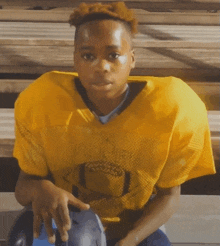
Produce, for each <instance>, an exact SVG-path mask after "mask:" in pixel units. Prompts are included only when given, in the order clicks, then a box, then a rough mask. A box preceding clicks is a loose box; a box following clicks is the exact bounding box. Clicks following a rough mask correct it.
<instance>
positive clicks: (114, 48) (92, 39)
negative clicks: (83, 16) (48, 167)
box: [15, 20, 180, 246]
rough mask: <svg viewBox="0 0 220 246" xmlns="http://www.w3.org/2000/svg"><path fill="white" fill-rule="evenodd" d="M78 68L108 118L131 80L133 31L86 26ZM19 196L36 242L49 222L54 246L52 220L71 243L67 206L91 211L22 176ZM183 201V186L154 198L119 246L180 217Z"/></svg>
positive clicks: (116, 25)
mask: <svg viewBox="0 0 220 246" xmlns="http://www.w3.org/2000/svg"><path fill="white" fill-rule="evenodd" d="M74 63H75V68H76V71H77V72H78V74H79V78H80V80H81V82H82V85H83V86H84V87H85V89H86V91H87V94H88V97H89V98H90V100H91V101H92V102H93V104H94V105H95V106H96V108H97V109H98V111H99V112H102V113H103V114H108V113H109V112H111V111H112V110H113V109H114V108H115V107H117V105H118V104H119V103H120V102H121V100H123V97H124V93H125V90H126V87H127V78H128V76H129V73H130V70H131V69H132V68H133V67H134V65H135V60H134V52H133V49H132V45H131V35H130V33H129V31H128V30H127V29H126V28H125V27H124V26H123V24H122V23H121V22H118V21H114V20H102V21H92V22H89V23H86V24H83V25H82V26H81V27H80V29H79V33H78V38H77V41H76V44H75V57H74ZM98 111H97V112H98ZM15 196H16V198H17V200H18V202H19V203H20V204H21V205H23V206H26V205H29V204H32V208H33V213H34V236H35V237H38V236H39V227H40V223H41V221H44V223H45V227H46V230H47V234H48V241H49V242H51V243H54V242H55V235H54V234H53V231H52V226H51V224H52V218H53V219H54V220H55V222H56V224H57V227H58V230H59V232H60V234H61V238H62V240H63V241H66V240H68V233H67V232H68V230H69V229H70V227H71V221H70V218H69V210H68V205H69V204H70V205H73V206H75V207H77V208H79V209H81V210H84V209H88V208H89V205H88V204H85V203H83V202H82V201H80V200H78V199H77V198H76V197H74V196H73V195H72V194H71V193H69V192H67V191H65V190H63V189H61V188H59V187H57V186H56V185H54V184H53V183H52V182H51V181H49V180H47V178H46V177H35V176H31V175H28V174H26V173H24V172H23V171H21V173H20V175H19V179H18V182H17V185H16V190H15ZM179 197H180V186H176V187H170V188H167V189H158V193H157V195H156V196H155V198H154V199H153V200H152V201H151V202H149V203H148V204H147V205H146V207H145V209H144V214H143V216H142V217H141V218H140V219H139V220H138V222H137V223H136V224H135V225H134V227H133V229H132V230H131V231H130V232H129V233H128V234H127V236H126V237H125V238H123V239H121V240H120V241H119V242H118V243H117V245H119V246H136V245H138V244H139V243H140V242H141V241H142V240H143V239H144V238H146V237H147V236H149V235H150V234H152V233H153V232H154V231H156V230H157V229H158V228H159V227H160V226H161V225H163V224H164V223H165V222H166V221H167V220H168V219H169V218H170V217H171V216H172V215H173V213H175V211H176V210H177V208H178V203H179Z"/></svg>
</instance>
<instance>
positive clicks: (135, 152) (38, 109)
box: [13, 71, 216, 238]
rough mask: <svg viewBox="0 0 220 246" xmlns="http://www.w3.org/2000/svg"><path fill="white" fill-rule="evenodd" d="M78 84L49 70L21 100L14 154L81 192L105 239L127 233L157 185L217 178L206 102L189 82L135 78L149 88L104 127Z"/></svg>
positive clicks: (34, 170)
mask: <svg viewBox="0 0 220 246" xmlns="http://www.w3.org/2000/svg"><path fill="white" fill-rule="evenodd" d="M75 78H77V74H76V73H66V72H57V71H53V72H49V73H46V74H44V75H42V76H41V77H40V78H38V79H37V80H36V81H35V82H34V83H32V84H31V85H30V86H29V87H28V88H27V89H25V90H24V91H23V92H22V93H21V94H20V95H19V97H18V99H17V101H16V103H15V122H16V125H15V129H16V140H15V145H14V152H13V156H14V157H15V158H17V159H18V162H19V166H20V168H21V169H22V170H23V171H24V172H26V173H28V174H32V175H38V176H43V177H44V176H47V175H50V176H51V177H52V180H53V182H54V183H55V184H56V185H57V186H59V187H60V188H63V189H65V190H67V191H69V192H73V190H74V189H75V188H77V193H78V197H79V199H81V200H82V201H84V202H87V203H89V204H90V206H91V208H92V209H93V211H94V212H96V213H97V214H98V215H99V216H100V217H101V219H102V222H103V223H104V224H105V223H106V226H107V227H106V228H107V229H106V230H107V231H108V228H109V231H111V233H109V234H108V233H107V236H108V235H110V236H109V237H113V238H114V237H120V236H122V235H123V233H126V232H127V231H128V230H129V226H130V225H131V224H132V223H131V221H133V220H135V219H137V218H138V216H140V214H141V211H142V209H143V207H144V205H145V204H146V203H147V201H148V200H149V198H150V196H151V194H152V192H153V190H154V188H155V187H161V188H169V187H173V186H177V185H180V184H182V183H184V182H185V181H187V180H189V179H192V178H196V177H199V176H203V175H209V174H214V173H215V172H216V171H215V165H214V160H213V153H212V147H211V138H210V130H209V124H208V117H207V110H206V107H205V104H204V103H203V102H202V101H201V99H200V98H199V97H198V96H197V94H196V93H195V92H194V91H193V90H192V89H191V88H190V87H189V86H188V85H187V84H186V83H185V82H183V81H182V80H180V79H177V78H174V77H164V78H158V77H151V76H130V77H129V78H128V82H129V83H131V82H133V83H145V84H146V85H145V86H144V88H143V89H142V91H141V92H140V93H139V94H138V95H137V96H136V98H134V99H133V101H132V102H131V103H130V105H129V106H128V107H127V108H126V109H124V110H123V112H121V114H120V115H118V116H117V117H115V118H114V119H112V120H111V121H110V122H108V123H107V124H104V125H103V124H102V123H101V122H99V120H98V119H97V118H96V117H95V116H94V114H92V112H91V111H90V110H89V109H88V107H87V106H86V104H85V103H84V101H83V100H82V97H81V96H80V94H79V93H78V91H77V90H76V87H75V83H74V79H75ZM127 211H132V212H131V213H127ZM135 211H136V212H137V213H136V212H135ZM139 212H140V213H139ZM112 225H113V226H112ZM117 225H119V226H120V227H117ZM119 228H120V229H119Z"/></svg>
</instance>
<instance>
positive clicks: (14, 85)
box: [0, 79, 220, 110]
mask: <svg viewBox="0 0 220 246" xmlns="http://www.w3.org/2000/svg"><path fill="white" fill-rule="evenodd" d="M32 82H33V80H27V79H25V80H21V79H16V80H14V79H0V93H4V95H5V94H6V93H11V94H10V95H12V93H13V94H16V93H17V94H19V93H20V92H21V91H23V90H24V89H25V88H27V86H28V85H29V84H31V83H32ZM187 84H188V85H189V86H190V87H191V88H192V89H193V90H194V91H195V92H196V93H197V94H198V96H199V97H200V98H201V99H202V101H203V102H204V103H205V104H206V106H207V109H208V110H220V83H219V82H201V81H200V82H187ZM2 97H3V95H2ZM5 98H6V97H5ZM15 99H16V97H12V98H9V97H8V96H7V104H6V106H3V107H13V106H9V105H14V102H15ZM2 100H4V99H2ZM7 105H8V106H7Z"/></svg>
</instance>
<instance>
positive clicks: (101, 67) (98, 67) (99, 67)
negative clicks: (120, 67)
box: [95, 59, 111, 73]
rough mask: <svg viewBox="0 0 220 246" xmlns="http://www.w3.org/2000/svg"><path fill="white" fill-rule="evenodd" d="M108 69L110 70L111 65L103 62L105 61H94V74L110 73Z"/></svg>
mask: <svg viewBox="0 0 220 246" xmlns="http://www.w3.org/2000/svg"><path fill="white" fill-rule="evenodd" d="M110 69H111V65H110V63H109V62H108V61H107V60H105V59H99V60H97V61H96V63H95V72H98V73H100V72H101V73H103V72H104V73H106V72H110Z"/></svg>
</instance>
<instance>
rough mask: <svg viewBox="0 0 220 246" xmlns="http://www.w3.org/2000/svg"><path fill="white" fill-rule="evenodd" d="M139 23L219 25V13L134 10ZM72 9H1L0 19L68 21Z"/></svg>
mask: <svg viewBox="0 0 220 246" xmlns="http://www.w3.org/2000/svg"><path fill="white" fill-rule="evenodd" d="M134 12H135V13H136V16H137V19H138V21H139V24H174V25H180V24H181V25H207V26H208V25H216V26H217V25H218V24H219V14H218V13H181V12H180V13H172V12H171V13H169V12H168V13H161V12H156V13H155V12H154V13H151V12H147V11H145V13H143V11H142V12H140V11H137V10H136V11H134ZM71 13H72V9H70V10H57V11H50V10H11V9H3V10H0V21H27V22H58V23H62V22H64V23H68V20H69V16H70V14H71Z"/></svg>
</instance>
